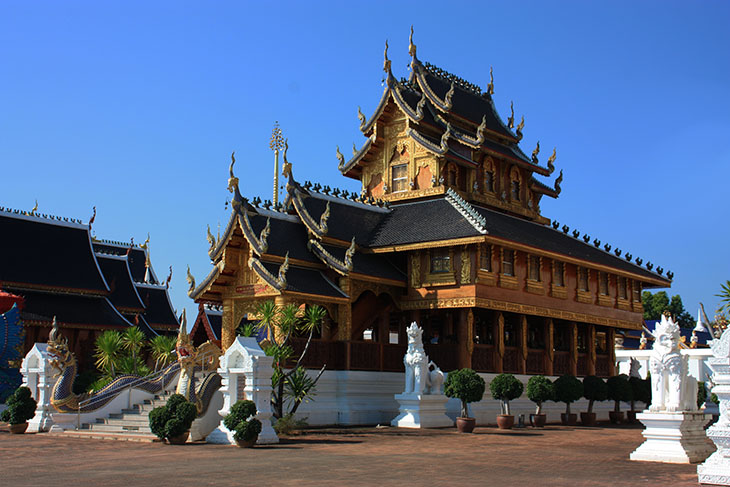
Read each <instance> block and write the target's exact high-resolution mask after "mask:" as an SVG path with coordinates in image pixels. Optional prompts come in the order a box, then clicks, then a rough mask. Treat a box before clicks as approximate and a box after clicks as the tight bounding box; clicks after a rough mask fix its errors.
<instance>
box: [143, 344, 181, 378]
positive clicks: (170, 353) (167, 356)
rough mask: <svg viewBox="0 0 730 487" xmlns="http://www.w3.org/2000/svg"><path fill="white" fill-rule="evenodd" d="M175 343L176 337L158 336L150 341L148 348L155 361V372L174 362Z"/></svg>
mask: <svg viewBox="0 0 730 487" xmlns="http://www.w3.org/2000/svg"><path fill="white" fill-rule="evenodd" d="M176 342H177V337H175V336H168V335H158V336H156V337H154V338H153V339H152V340H151V341H150V344H149V348H150V352H152V359H153V360H154V361H155V372H156V371H157V370H158V369H159V368H160V367H165V366H166V365H168V364H170V363H172V361H173V360H175V357H176V355H175V343H176Z"/></svg>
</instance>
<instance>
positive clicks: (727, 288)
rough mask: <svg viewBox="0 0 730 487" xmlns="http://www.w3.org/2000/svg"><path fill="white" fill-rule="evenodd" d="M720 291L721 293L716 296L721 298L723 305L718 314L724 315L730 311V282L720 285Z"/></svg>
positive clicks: (718, 309)
mask: <svg viewBox="0 0 730 487" xmlns="http://www.w3.org/2000/svg"><path fill="white" fill-rule="evenodd" d="M720 289H721V291H720V292H719V293H718V294H715V296H717V297H718V298H720V303H722V304H721V305H720V306H719V307H718V308H717V312H718V313H720V314H723V313H725V311H730V281H725V284H720Z"/></svg>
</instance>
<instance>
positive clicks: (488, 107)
mask: <svg viewBox="0 0 730 487" xmlns="http://www.w3.org/2000/svg"><path fill="white" fill-rule="evenodd" d="M409 52H410V56H411V70H410V77H409V78H408V79H402V80H400V81H398V80H396V78H395V77H394V76H393V74H392V72H391V63H390V60H389V59H388V50H387V44H386V50H385V61H384V71H385V73H386V86H385V90H384V92H383V96H382V98H381V100H380V103H379V104H378V107H377V109H376V110H375V113H374V114H372V115H371V116H370V117H369V118H368V117H366V116H365V115H364V114H362V112H361V111H360V110H358V114H359V119H360V130H361V131H362V133H363V135H364V136H365V143H364V144H363V145H362V147H361V148H359V149H357V148H356V147H354V148H353V155H352V157H351V158H350V159H349V160H346V159H345V157H344V156H343V155H342V154H341V153H340V150H339V148H338V150H337V157H338V159H339V170H340V171H341V173H342V174H343V175H344V176H346V177H349V178H352V179H356V180H358V181H360V183H361V192H360V193H359V194H356V193H350V192H348V191H340V190H338V189H332V188H330V187H328V186H322V185H320V184H311V183H309V182H305V183H303V184H300V183H299V182H298V181H297V180H296V179H295V178H294V175H293V172H292V165H291V164H290V163H289V162H288V161H287V154H286V149H284V171H283V175H284V176H286V177H287V184H286V197H285V200H284V202H283V203H282V205H278V206H277V205H275V206H274V207H273V208H272V205H271V204H270V203H267V204H264V205H262V204H261V202H260V200H259V199H258V198H256V199H255V200H252V201H249V200H248V199H247V198H244V197H243V196H241V194H240V193H239V190H238V180H237V178H236V177H235V175H234V162H235V159H234V160H233V162H232V163H231V170H230V173H231V175H230V179H229V190H230V191H231V192H233V193H234V200H233V205H232V211H231V216H230V221H229V222H228V225H227V228H226V229H225V231H224V233H223V235H221V236H220V238H218V239H215V238H214V237H212V235H210V234H209V241H210V243H211V247H210V251H209V257H210V259H211V261H212V263H213V270H212V272H211V273H210V274H209V275H208V276H207V277H206V278H205V279H204V280H203V282H201V283H200V284H199V285H197V286H196V285H195V282H194V279H193V278H192V276H190V275H189V281H190V283H191V288H190V292H189V295H190V296H191V298H193V299H194V300H195V301H196V302H198V303H203V304H206V305H214V306H222V321H221V323H222V325H221V335H222V336H221V340H222V345H223V347H224V348H225V347H227V346H228V345H229V344H230V343H232V341H233V339H234V336H235V330H236V328H237V326H238V325H239V323H241V322H242V321H243V320H246V319H247V318H248V317H249V314H251V313H252V312H253V311H254V309H255V306H256V305H257V303H259V302H261V301H264V300H274V301H275V302H276V303H279V304H285V303H290V302H291V303H297V304H318V305H321V306H323V307H325V308H326V309H327V311H328V314H327V318H326V320H325V323H324V325H323V328H322V331H321V336H319V337H318V338H317V339H316V340H314V343H313V344H312V345H311V346H310V348H309V352H308V354H307V356H306V357H305V365H306V366H308V367H320V366H321V365H322V364H325V363H326V364H327V368H328V369H330V370H373V371H396V372H397V371H402V370H403V362H402V358H403V355H404V352H405V348H406V336H405V328H406V326H407V325H408V324H409V323H410V322H412V321H416V322H417V323H418V324H419V325H420V326H422V327H423V328H424V342H425V343H426V345H425V346H426V352H427V353H428V355H429V357H430V358H431V360H433V361H434V362H436V363H437V364H438V365H439V366H440V367H441V368H442V369H443V370H446V371H448V370H453V369H456V368H462V367H471V368H473V369H475V370H476V371H478V372H487V373H499V372H510V373H520V374H545V375H562V374H566V373H570V374H574V375H578V376H582V375H588V374H595V375H599V376H609V375H612V374H613V373H614V370H613V369H614V365H613V364H614V361H615V360H614V356H613V343H614V335H615V332H616V330H617V329H630V330H640V329H641V325H642V311H643V310H642V305H641V292H642V290H643V289H647V288H655V287H669V286H670V285H671V278H672V274H671V273H670V272H667V273H666V275H664V270H663V269H661V268H657V269H656V270H654V269H653V266H652V265H651V264H650V263H647V264H646V265H645V266H643V267H642V263H643V261H642V259H640V258H634V257H633V256H632V255H631V254H629V253H623V255H622V252H621V251H620V250H618V249H612V248H611V246H610V245H608V244H602V243H601V242H600V241H599V240H597V239H591V238H590V237H589V236H588V235H581V234H580V233H579V232H577V231H575V230H573V231H571V229H570V228H568V227H567V226H565V225H563V226H560V225H559V224H558V223H557V222H554V221H552V222H551V220H549V219H548V218H546V217H545V216H543V215H542V214H541V212H540V201H541V199H542V198H543V197H545V196H547V197H550V198H557V197H558V195H559V194H560V191H561V188H560V183H561V182H562V179H563V176H562V172H561V173H560V175H559V176H558V177H557V178H555V179H554V180H552V182H551V183H545V182H541V179H543V178H550V177H552V174H553V172H554V170H555V165H554V163H555V159H556V153H555V151H553V152H552V155H551V156H550V157H549V158H547V160H546V164H545V165H542V164H541V162H540V160H539V157H540V147H539V144H538V146H537V147H536V148H535V149H534V150H533V151H532V154H531V156H527V155H526V153H525V152H524V151H523V149H522V148H520V141H521V139H522V130H523V128H524V119H523V120H522V121H521V122H520V123H519V124H515V118H514V112H513V113H512V114H511V115H510V116H509V118H508V120H507V122H504V121H503V120H502V118H500V116H499V115H498V114H497V111H496V109H495V105H494V103H493V100H492V96H493V94H494V83H493V81H492V82H490V83H489V85H488V87H487V88H486V90H484V91H482V90H481V89H480V88H479V87H478V86H476V85H474V84H471V83H469V82H467V81H465V80H463V79H461V78H459V77H457V76H455V75H453V74H450V73H448V72H446V71H444V70H442V69H440V68H437V67H435V66H433V65H430V64H428V63H425V62H421V61H420V60H419V59H418V58H417V56H416V46H415V45H414V44H413V41H412V39H411V43H410V46H409ZM295 345H296V346H301V343H298V342H295Z"/></svg>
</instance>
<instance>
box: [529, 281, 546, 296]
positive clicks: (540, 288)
mask: <svg viewBox="0 0 730 487" xmlns="http://www.w3.org/2000/svg"><path fill="white" fill-rule="evenodd" d="M525 289H526V290H527V292H528V293H532V294H540V295H543V294H545V286H544V284H543V282H542V281H534V280H532V279H527V286H526V287H525Z"/></svg>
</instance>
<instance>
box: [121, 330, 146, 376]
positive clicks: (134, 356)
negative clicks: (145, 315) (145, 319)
mask: <svg viewBox="0 0 730 487" xmlns="http://www.w3.org/2000/svg"><path fill="white" fill-rule="evenodd" d="M145 342H146V337H145V336H144V333H142V330H140V329H139V328H137V327H136V326H133V327H131V328H127V329H126V330H124V333H123V334H122V347H124V350H126V351H127V353H129V357H130V358H128V359H127V358H125V360H124V362H125V364H126V365H127V366H126V367H124V372H125V373H129V374H137V373H139V370H140V369H141V368H142V365H143V363H142V359H141V358H140V357H139V352H140V351H141V350H142V347H144V345H145Z"/></svg>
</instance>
